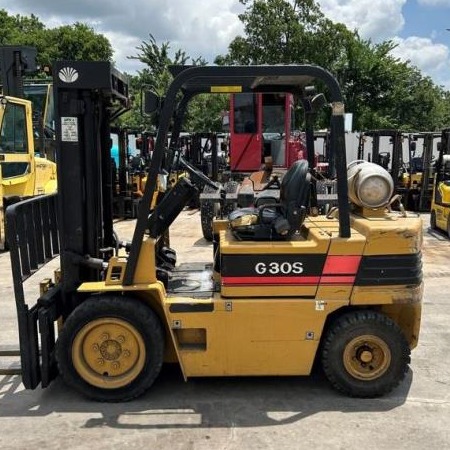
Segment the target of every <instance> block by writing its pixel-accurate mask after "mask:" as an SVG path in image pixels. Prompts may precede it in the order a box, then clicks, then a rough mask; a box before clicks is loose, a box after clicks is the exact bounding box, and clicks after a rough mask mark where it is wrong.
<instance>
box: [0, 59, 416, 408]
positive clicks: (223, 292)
mask: <svg viewBox="0 0 450 450" xmlns="http://www.w3.org/2000/svg"><path fill="white" fill-rule="evenodd" d="M54 67H55V79H54V86H55V93H56V95H55V99H56V117H57V137H58V147H57V148H58V149H60V153H59V154H58V177H59V180H60V185H59V190H58V194H57V195H55V196H45V197H43V198H42V199H33V200H28V201H25V202H22V203H19V204H16V205H13V207H12V208H11V209H10V210H9V211H8V220H9V222H10V223H11V228H10V229H9V231H10V233H11V235H14V236H15V239H14V242H13V245H12V247H11V262H12V268H13V277H14V290H15V297H16V304H17V312H18V322H19V335H20V344H21V361H22V370H23V373H22V380H23V383H24V385H25V387H26V388H28V389H33V388H36V387H37V386H38V385H39V384H41V386H43V387H45V386H47V385H48V384H49V383H50V382H51V380H52V379H53V378H54V377H55V376H56V375H57V374H58V373H59V375H60V376H61V377H62V378H63V379H64V381H65V382H66V383H67V385H69V386H71V387H72V388H74V389H76V390H77V391H78V392H80V393H81V394H83V395H85V396H87V397H89V398H91V399H95V400H100V401H109V402H116V401H125V400H130V399H133V398H135V397H138V396H140V395H142V394H143V393H144V392H145V391H146V390H147V389H148V388H149V387H150V386H151V385H152V384H153V382H154V381H155V379H156V378H157V377H158V375H159V374H160V370H161V367H162V364H163V363H164V362H171V363H176V364H178V365H179V367H180V369H181V373H182V374H183V377H184V378H185V379H186V380H187V379H189V378H191V377H204V376H208V377H209V376H214V377H215V376H257V375H259V376H265V375H271V376H274V375H276V376H278V375H280V376H281V375H291V376H292V375H308V374H310V372H311V370H312V367H313V364H314V362H315V361H317V362H318V363H321V364H322V367H323V369H324V371H325V374H326V376H327V377H328V379H329V381H330V383H331V385H332V386H333V387H335V388H336V389H338V390H339V391H341V392H342V393H344V394H346V395H350V396H355V397H376V396H381V395H384V394H387V393H388V392H390V391H391V390H392V389H393V388H394V387H396V386H397V385H398V384H399V383H400V382H401V381H402V379H403V378H404V376H405V374H406V372H407V370H408V364H409V363H410V351H411V349H413V348H414V347H416V345H417V342H418V337H419V329H420V318H421V302H422V291H423V286H422V268H421V267H422V264H421V245H422V223H421V219H420V218H419V217H417V215H415V214H414V215H412V214H408V213H406V212H404V211H403V212H395V211H391V209H390V204H391V202H392V200H391V197H392V194H393V186H392V180H391V179H390V176H389V174H388V173H387V172H386V171H385V170H384V169H382V168H381V167H379V166H377V165H374V164H371V163H369V162H361V161H358V162H356V163H352V164H350V165H349V167H348V168H347V162H346V153H345V133H344V113H345V109H344V104H343V99H342V94H341V90H340V87H339V85H338V83H337V81H336V80H335V78H334V77H333V76H332V75H331V74H330V73H329V72H328V71H326V70H324V69H322V68H320V67H318V66H312V65H276V66H270V65H265V66H222V67H219V66H198V67H186V68H184V67H183V68H180V69H179V71H178V74H177V75H176V76H175V78H174V80H173V82H172V83H171V85H170V86H169V88H168V91H167V93H166V96H165V101H164V105H163V107H162V109H161V113H160V126H159V130H158V134H157V139H156V143H155V148H154V152H153V158H152V162H151V166H150V170H149V174H148V179H147V183H146V186H145V192H144V196H143V201H141V203H140V206H139V213H138V219H137V223H136V227H135V230H134V235H133V239H132V241H131V242H128V243H124V242H120V241H119V240H118V239H117V238H116V237H115V234H114V230H113V226H112V213H111V201H110V198H111V195H110V194H109V193H108V192H109V191H108V181H109V180H110V179H111V173H110V170H111V168H110V163H109V122H108V117H109V115H110V111H111V110H112V109H113V107H114V104H115V103H117V102H119V103H120V102H126V101H127V95H128V94H127V91H128V88H127V84H126V82H125V81H124V79H123V78H122V77H121V75H120V74H119V73H118V72H116V71H115V70H114V69H113V68H112V67H111V66H110V64H109V63H101V62H89V63H88V62H57V63H56V64H55V66H54ZM60 72H64V73H77V74H78V78H77V79H76V81H73V82H71V83H68V82H66V81H65V80H63V79H61V78H59V77H58V73H60ZM311 83H318V84H320V86H326V92H328V96H327V106H326V107H327V108H329V113H330V146H331V147H330V148H331V149H332V151H333V155H334V158H333V164H334V165H335V172H336V177H337V190H338V206H337V207H336V208H334V209H333V210H330V211H329V212H328V215H326V216H315V217H311V216H308V214H307V212H308V209H309V203H310V184H311V175H310V173H309V168H308V162H307V161H306V160H300V161H297V162H295V163H294V164H293V165H292V166H291V168H290V169H289V170H288V171H287V173H286V175H285V176H284V177H283V180H282V183H281V187H280V190H281V192H280V196H279V199H275V200H274V201H273V202H272V203H264V204H263V205H261V206H259V207H249V208H243V209H237V210H236V211H234V212H233V214H230V217H229V218H228V219H222V220H216V221H215V222H214V224H213V226H214V244H213V253H212V255H211V259H210V260H209V261H206V262H202V261H199V262H197V263H196V264H193V265H190V264H187V263H185V264H182V263H181V264H180V262H179V261H178V262H177V261H176V260H175V258H173V259H172V261H169V259H170V258H168V256H173V255H170V252H168V251H167V249H165V247H164V245H161V241H162V240H163V238H164V236H165V234H166V233H167V230H168V229H169V227H170V225H171V224H172V223H173V221H174V220H175V219H176V217H177V216H178V215H179V213H180V212H181V211H182V210H183V208H184V206H185V205H186V204H188V202H189V201H190V199H191V198H192V197H193V196H195V195H197V194H198V192H199V191H201V190H202V189H203V188H204V186H205V185H210V186H211V187H212V186H215V187H216V188H217V186H216V185H215V184H214V182H212V181H211V180H209V178H207V177H206V176H205V175H204V174H203V173H202V172H201V171H200V170H199V169H197V168H195V167H194V166H192V165H191V164H189V163H188V162H187V161H185V160H184V159H183V158H182V157H180V158H179V163H180V164H181V165H183V167H184V169H185V170H186V172H188V174H189V176H186V177H181V178H179V180H178V183H177V184H176V185H175V186H174V187H173V188H172V189H170V190H169V191H167V192H166V194H165V196H164V197H163V198H162V200H161V202H160V203H159V204H158V205H157V206H156V208H155V210H154V211H153V212H151V211H150V200H151V198H152V195H153V192H154V191H155V187H156V185H157V178H158V174H159V173H160V170H161V168H162V166H163V161H164V160H165V159H166V158H165V156H166V150H165V145H164V144H165V142H166V136H167V133H168V132H169V127H170V124H171V119H172V116H173V111H174V110H176V109H177V105H178V103H177V102H178V101H179V102H183V98H182V97H183V93H184V92H187V93H189V92H192V91H194V90H195V91H196V92H197V93H214V92H221V93H223V92H237V91H242V92H253V93H258V92H292V93H293V94H294V95H295V94H297V93H299V92H302V90H303V89H304V87H305V86H307V85H308V86H309V85H311ZM180 97H181V100H180ZM68 123H70V124H72V125H75V126H76V127H75V129H74V130H73V133H72V134H71V135H70V136H69V135H68V134H67V129H66V126H67V124H68ZM104 158H107V162H105V161H104ZM166 160H167V159H166ZM167 169H169V168H167ZM109 185H110V183H109ZM30 204H32V205H34V206H33V207H30ZM44 204H45V207H40V208H38V207H37V206H36V205H44ZM41 211H46V214H45V215H43V214H42V212H41ZM47 217H50V218H55V217H56V218H57V220H56V223H57V228H56V229H55V227H53V228H51V227H50V230H51V232H50V231H45V232H44V233H42V234H39V233H38V230H39V226H42V225H43V224H44V225H45V220H46V218H47ZM50 222H51V223H54V222H55V221H54V219H53V220H50ZM24 224H26V226H25V225H24ZM36 224H39V226H37V225H36ZM43 228H44V230H48V229H49V227H45V226H44V227H43ZM30 230H34V231H33V232H31V231H30ZM41 235H42V239H41ZM33 242H34V243H36V242H38V243H39V244H38V247H39V249H40V250H38V251H37V252H30V251H25V249H26V248H29V247H27V246H29V245H30V243H31V244H32V245H33ZM120 247H122V250H120ZM56 254H59V255H60V258H61V272H60V277H58V278H59V279H58V280H55V281H53V282H48V283H47V286H46V288H45V289H43V293H42V295H41V296H40V297H39V298H38V299H37V301H36V302H33V303H30V302H27V301H25V296H24V290H23V285H22V282H23V280H24V279H26V278H27V277H28V276H29V275H30V273H33V271H34V270H35V269H34V268H36V267H38V266H39V265H40V264H41V263H42V261H43V260H45V259H48V258H50V257H51V256H54V255H56ZM55 322H58V323H59V328H58V331H57V333H56V332H55Z"/></svg>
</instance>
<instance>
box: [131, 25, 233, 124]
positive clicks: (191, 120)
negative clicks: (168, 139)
mask: <svg viewBox="0 0 450 450" xmlns="http://www.w3.org/2000/svg"><path fill="white" fill-rule="evenodd" d="M149 38H150V39H149V41H148V42H147V41H143V42H142V43H141V45H140V46H139V47H137V50H138V54H137V55H135V56H130V57H129V58H130V59H135V60H138V61H140V62H141V63H143V64H145V67H144V68H143V69H142V70H141V71H139V72H138V75H137V76H135V77H132V79H131V80H132V82H131V91H132V92H134V93H135V102H134V105H133V109H132V110H131V111H129V112H128V113H127V114H126V115H124V117H123V118H122V124H123V125H124V126H127V127H132V128H141V129H145V128H146V129H155V128H156V127H157V122H158V114H154V115H153V116H152V118H151V120H150V121H148V119H147V118H145V117H143V116H142V115H141V100H140V97H141V91H142V90H143V89H149V90H152V91H153V92H154V93H156V94H158V95H159V96H160V97H161V98H162V97H164V94H165V92H166V91H167V89H168V87H169V85H170V83H171V82H172V80H173V76H172V74H171V73H170V71H169V66H179V65H182V66H184V65H205V64H206V61H205V60H204V59H203V58H201V57H200V58H196V59H192V58H190V57H189V56H188V55H187V54H186V52H185V51H184V50H181V49H177V50H176V51H175V52H174V53H173V52H172V51H171V47H170V43H169V42H163V43H162V44H161V45H160V46H159V45H158V44H157V42H156V39H155V37H154V36H153V35H152V34H150V35H149ZM227 102H228V98H227V97H226V96H220V95H214V96H212V95H199V96H196V97H194V98H193V99H192V100H191V102H190V104H189V108H188V112H187V115H186V117H185V121H184V124H183V130H184V131H192V132H194V131H205V132H206V131H220V130H221V127H222V121H221V115H220V112H221V111H222V110H223V109H225V108H226V105H227Z"/></svg>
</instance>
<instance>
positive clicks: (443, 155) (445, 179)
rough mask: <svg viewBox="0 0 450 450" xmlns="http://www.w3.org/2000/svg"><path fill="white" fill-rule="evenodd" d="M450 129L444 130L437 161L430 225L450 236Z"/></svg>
mask: <svg viewBox="0 0 450 450" xmlns="http://www.w3.org/2000/svg"><path fill="white" fill-rule="evenodd" d="M449 136H450V129H449V128H447V129H445V130H442V136H441V142H440V145H439V147H438V148H439V157H438V160H437V162H436V172H435V177H434V186H433V196H432V200H431V215H430V227H431V229H433V230H435V229H437V228H439V229H440V230H443V231H446V232H447V235H448V237H449V238H450V139H449Z"/></svg>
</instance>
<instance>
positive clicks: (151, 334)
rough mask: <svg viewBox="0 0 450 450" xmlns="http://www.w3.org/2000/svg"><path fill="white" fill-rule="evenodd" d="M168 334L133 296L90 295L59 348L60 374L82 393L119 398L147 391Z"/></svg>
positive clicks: (112, 399) (110, 399) (100, 398)
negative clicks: (165, 336)
mask: <svg viewBox="0 0 450 450" xmlns="http://www.w3.org/2000/svg"><path fill="white" fill-rule="evenodd" d="M163 352H164V333H163V329H162V326H161V323H160V321H159V319H158V317H157V316H156V315H155V313H154V312H153V311H152V310H151V309H150V308H149V307H148V306H146V305H144V304H143V303H141V302H140V301H138V300H136V299H133V298H125V297H117V296H108V297H97V298H94V297H91V298H89V299H87V300H86V301H84V302H83V303H82V304H81V305H80V306H78V307H77V308H76V309H75V310H74V311H73V312H72V314H71V315H70V316H69V317H68V319H67V320H66V322H65V323H64V326H63V328H62V330H61V332H60V335H59V339H58V345H57V350H56V358H57V362H58V369H59V373H60V374H61V376H62V378H63V379H64V381H65V382H66V383H67V384H68V385H69V386H71V387H73V388H74V389H75V390H77V391H78V392H80V393H81V394H83V395H85V396H87V397H89V398H91V399H94V400H98V401H107V402H119V401H127V400H131V399H133V398H135V397H138V396H139V395H141V394H143V393H144V392H145V391H146V390H147V389H148V388H149V387H150V386H151V385H152V384H153V382H154V381H155V379H156V377H157V376H158V374H159V372H160V370H161V366H162V362H163Z"/></svg>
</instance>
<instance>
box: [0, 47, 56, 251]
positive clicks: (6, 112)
mask: <svg viewBox="0 0 450 450" xmlns="http://www.w3.org/2000/svg"><path fill="white" fill-rule="evenodd" d="M0 71H1V76H2V84H3V94H2V95H0V249H2V250H3V249H5V247H6V246H7V243H6V233H5V220H4V211H5V210H6V208H7V207H8V206H9V205H11V204H13V203H15V202H18V201H20V200H22V199H25V198H29V197H33V196H35V195H41V194H49V193H52V192H55V191H56V184H57V183H56V165H55V163H54V162H51V161H49V160H48V159H47V158H43V157H41V156H36V154H35V153H36V148H35V137H34V136H35V128H34V126H33V125H34V124H33V110H32V104H31V102H30V101H29V100H25V98H24V87H23V79H24V75H25V74H27V73H33V72H35V71H36V49H34V48H33V47H14V46H3V47H0Z"/></svg>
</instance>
